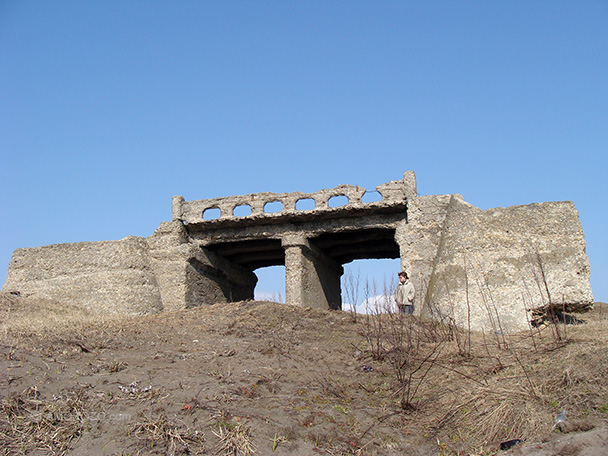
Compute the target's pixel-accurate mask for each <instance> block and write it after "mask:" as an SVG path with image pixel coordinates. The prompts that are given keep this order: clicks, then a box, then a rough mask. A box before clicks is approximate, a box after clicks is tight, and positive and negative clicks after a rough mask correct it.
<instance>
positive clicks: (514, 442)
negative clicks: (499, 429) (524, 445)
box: [500, 439, 521, 451]
mask: <svg viewBox="0 0 608 456" xmlns="http://www.w3.org/2000/svg"><path fill="white" fill-rule="evenodd" d="M520 443H521V440H519V439H511V440H507V441H506V442H502V443H501V444H500V449H501V450H503V451H504V450H510V449H511V448H513V447H514V446H516V445H519V444H520Z"/></svg>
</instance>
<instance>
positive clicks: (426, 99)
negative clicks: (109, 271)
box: [0, 0, 608, 301]
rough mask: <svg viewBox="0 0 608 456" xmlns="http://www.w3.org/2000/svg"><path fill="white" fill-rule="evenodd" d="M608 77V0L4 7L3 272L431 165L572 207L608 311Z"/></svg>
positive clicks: (9, 2) (480, 194)
mask: <svg viewBox="0 0 608 456" xmlns="http://www.w3.org/2000/svg"><path fill="white" fill-rule="evenodd" d="M607 75H608V2H606V1H605V0H597V1H593V0H588V1H584V2H580V1H559V0H557V1H556V0H551V1H532V2H531V1H517V0H515V1H513V0H510V1H492V2H480V1H432V0H431V1H424V2H422V1H416V2H414V1H379V2H372V1H331V2H327V1H314V0H310V1H284V0H281V1H229V0H226V1H219V0H218V1H198V2H186V1H153V0H146V1H143V0H141V1H105V0H104V1H101V0H98V1H96V0H92V1H69V0H62V1H47V0H44V1H29V0H22V1H21V0H20V1H17V0H0V154H1V165H0V166H1V167H0V202H1V205H2V206H1V207H2V211H1V212H0V217H1V220H0V283H3V282H4V280H5V279H6V268H7V267H8V263H9V260H10V255H11V253H12V251H13V250H14V249H16V248H19V247H34V246H40V245H46V244H55V243H62V242H77V241H97V240H109V239H121V238H123V237H125V236H128V235H138V236H148V235H150V234H152V232H153V231H154V230H155V229H156V228H157V226H158V225H159V223H160V222H162V221H166V220H170V218H171V197H172V196H173V195H183V196H184V197H185V198H186V199H187V200H193V199H203V198H211V197H218V196H226V195H234V194H244V193H253V192H262V191H273V192H291V191H305V192H312V191H316V190H319V189H322V188H329V187H334V186H336V185H339V184H353V185H361V186H363V187H366V188H368V189H373V188H374V187H375V186H376V185H378V184H381V183H383V182H387V181H390V180H395V179H400V178H401V176H402V174H403V172H404V171H406V170H414V171H416V174H417V178H418V192H419V194H422V195H425V194H444V193H445V194H451V193H460V194H462V195H463V196H464V198H465V200H467V201H468V202H470V203H472V204H474V205H476V206H478V207H481V208H483V209H487V208H491V207H497V206H510V205H515V204H527V203H532V202H540V201H560V200H572V201H574V203H575V204H576V206H577V208H578V210H579V213H580V218H581V222H582V224H583V228H584V230H585V235H586V240H587V253H588V255H589V258H590V261H591V271H592V278H591V284H592V288H593V291H594V295H595V298H596V300H598V301H608V284H607V283H606V281H605V280H604V279H605V278H606V276H607V272H608V261H607V258H608V251H607V248H606V245H607V242H606V238H605V232H606V226H608V215H607V210H606V209H607V203H606V201H607V199H608V189H607V185H606V174H607V173H608V154H607V152H608V147H607V146H608V84H607ZM383 267H384V266H381V265H379V264H378V265H373V266H372V267H371V270H373V271H375V272H376V273H380V272H381V273H382V274H384V273H385V271H382V268H383ZM392 267H393V266H392V265H389V266H388V270H390V269H391V268H392ZM269 280H270V279H269ZM272 280H275V281H276V280H277V279H276V278H275V279H272ZM278 281H279V282H280V278H279V279H278ZM265 286H267V287H269V288H273V287H275V286H281V287H282V284H278V285H277V284H276V283H269V284H268V285H265Z"/></svg>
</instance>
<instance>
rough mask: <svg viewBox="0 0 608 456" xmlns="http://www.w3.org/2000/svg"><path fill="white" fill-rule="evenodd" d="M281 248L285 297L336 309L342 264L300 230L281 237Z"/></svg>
mask: <svg viewBox="0 0 608 456" xmlns="http://www.w3.org/2000/svg"><path fill="white" fill-rule="evenodd" d="M282 245H283V248H284V249H285V301H286V303H287V304H292V305H298V306H303V307H316V308H320V309H340V308H341V306H342V298H341V294H340V277H341V276H342V274H343V273H344V269H343V268H342V265H340V264H338V263H336V262H335V261H334V260H333V259H331V258H330V257H328V256H327V255H325V254H324V253H323V252H322V251H321V250H319V249H318V248H316V247H315V246H314V245H312V244H311V243H310V242H309V241H308V239H306V237H305V236H303V235H301V234H288V235H286V236H285V237H284V238H283V239H282Z"/></svg>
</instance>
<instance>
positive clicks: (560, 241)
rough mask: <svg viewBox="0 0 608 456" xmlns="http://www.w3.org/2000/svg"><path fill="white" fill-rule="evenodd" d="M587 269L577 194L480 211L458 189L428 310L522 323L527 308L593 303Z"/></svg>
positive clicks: (511, 327) (514, 325) (462, 319)
mask: <svg viewBox="0 0 608 456" xmlns="http://www.w3.org/2000/svg"><path fill="white" fill-rule="evenodd" d="M589 276H590V267H589V260H588V258H587V255H586V253H585V239H584V236H583V230H582V227H581V224H580V221H579V218H578V212H577V210H576V208H575V206H574V204H573V203H572V202H569V201H564V202H551V203H540V204H530V205H526V206H513V207H508V208H495V209H488V210H486V211H482V210H481V209H479V208H476V207H474V206H472V205H470V204H468V203H466V202H465V201H464V200H463V198H462V197H461V196H460V195H452V197H451V198H450V203H449V206H448V208H447V214H446V219H445V224H444V227H443V229H442V230H441V240H440V243H439V247H438V251H437V255H436V258H435V263H434V267H433V271H432V273H431V274H430V276H429V277H430V279H429V280H430V283H429V286H428V294H427V296H426V299H425V303H424V304H425V306H424V307H423V309H422V310H423V313H425V314H427V315H431V314H440V315H449V316H451V317H453V318H454V319H455V320H456V322H457V323H458V324H459V325H461V326H464V327H467V326H469V324H470V326H471V328H472V329H482V328H485V329H492V330H494V331H504V332H512V331H516V330H524V329H528V327H529V326H528V318H529V313H527V312H526V309H533V308H538V307H541V306H544V305H547V304H548V303H549V302H552V303H557V304H559V305H560V306H561V304H573V303H575V304H576V306H577V307H578V308H579V309H584V307H585V306H584V305H585V304H591V303H592V302H593V294H592V292H591V286H590V284H589ZM558 307H559V306H558Z"/></svg>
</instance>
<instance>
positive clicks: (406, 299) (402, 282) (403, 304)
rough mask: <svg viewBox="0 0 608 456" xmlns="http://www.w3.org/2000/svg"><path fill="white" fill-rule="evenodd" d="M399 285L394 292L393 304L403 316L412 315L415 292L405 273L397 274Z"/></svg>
mask: <svg viewBox="0 0 608 456" xmlns="http://www.w3.org/2000/svg"><path fill="white" fill-rule="evenodd" d="M398 275H399V283H398V284H397V289H396V290H395V302H396V303H397V307H398V308H399V312H401V313H404V314H409V315H411V314H413V313H414V297H415V296H416V290H415V289H414V284H413V283H412V282H410V281H409V280H408V277H407V272H405V271H401V272H400V273H399V274H398Z"/></svg>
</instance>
